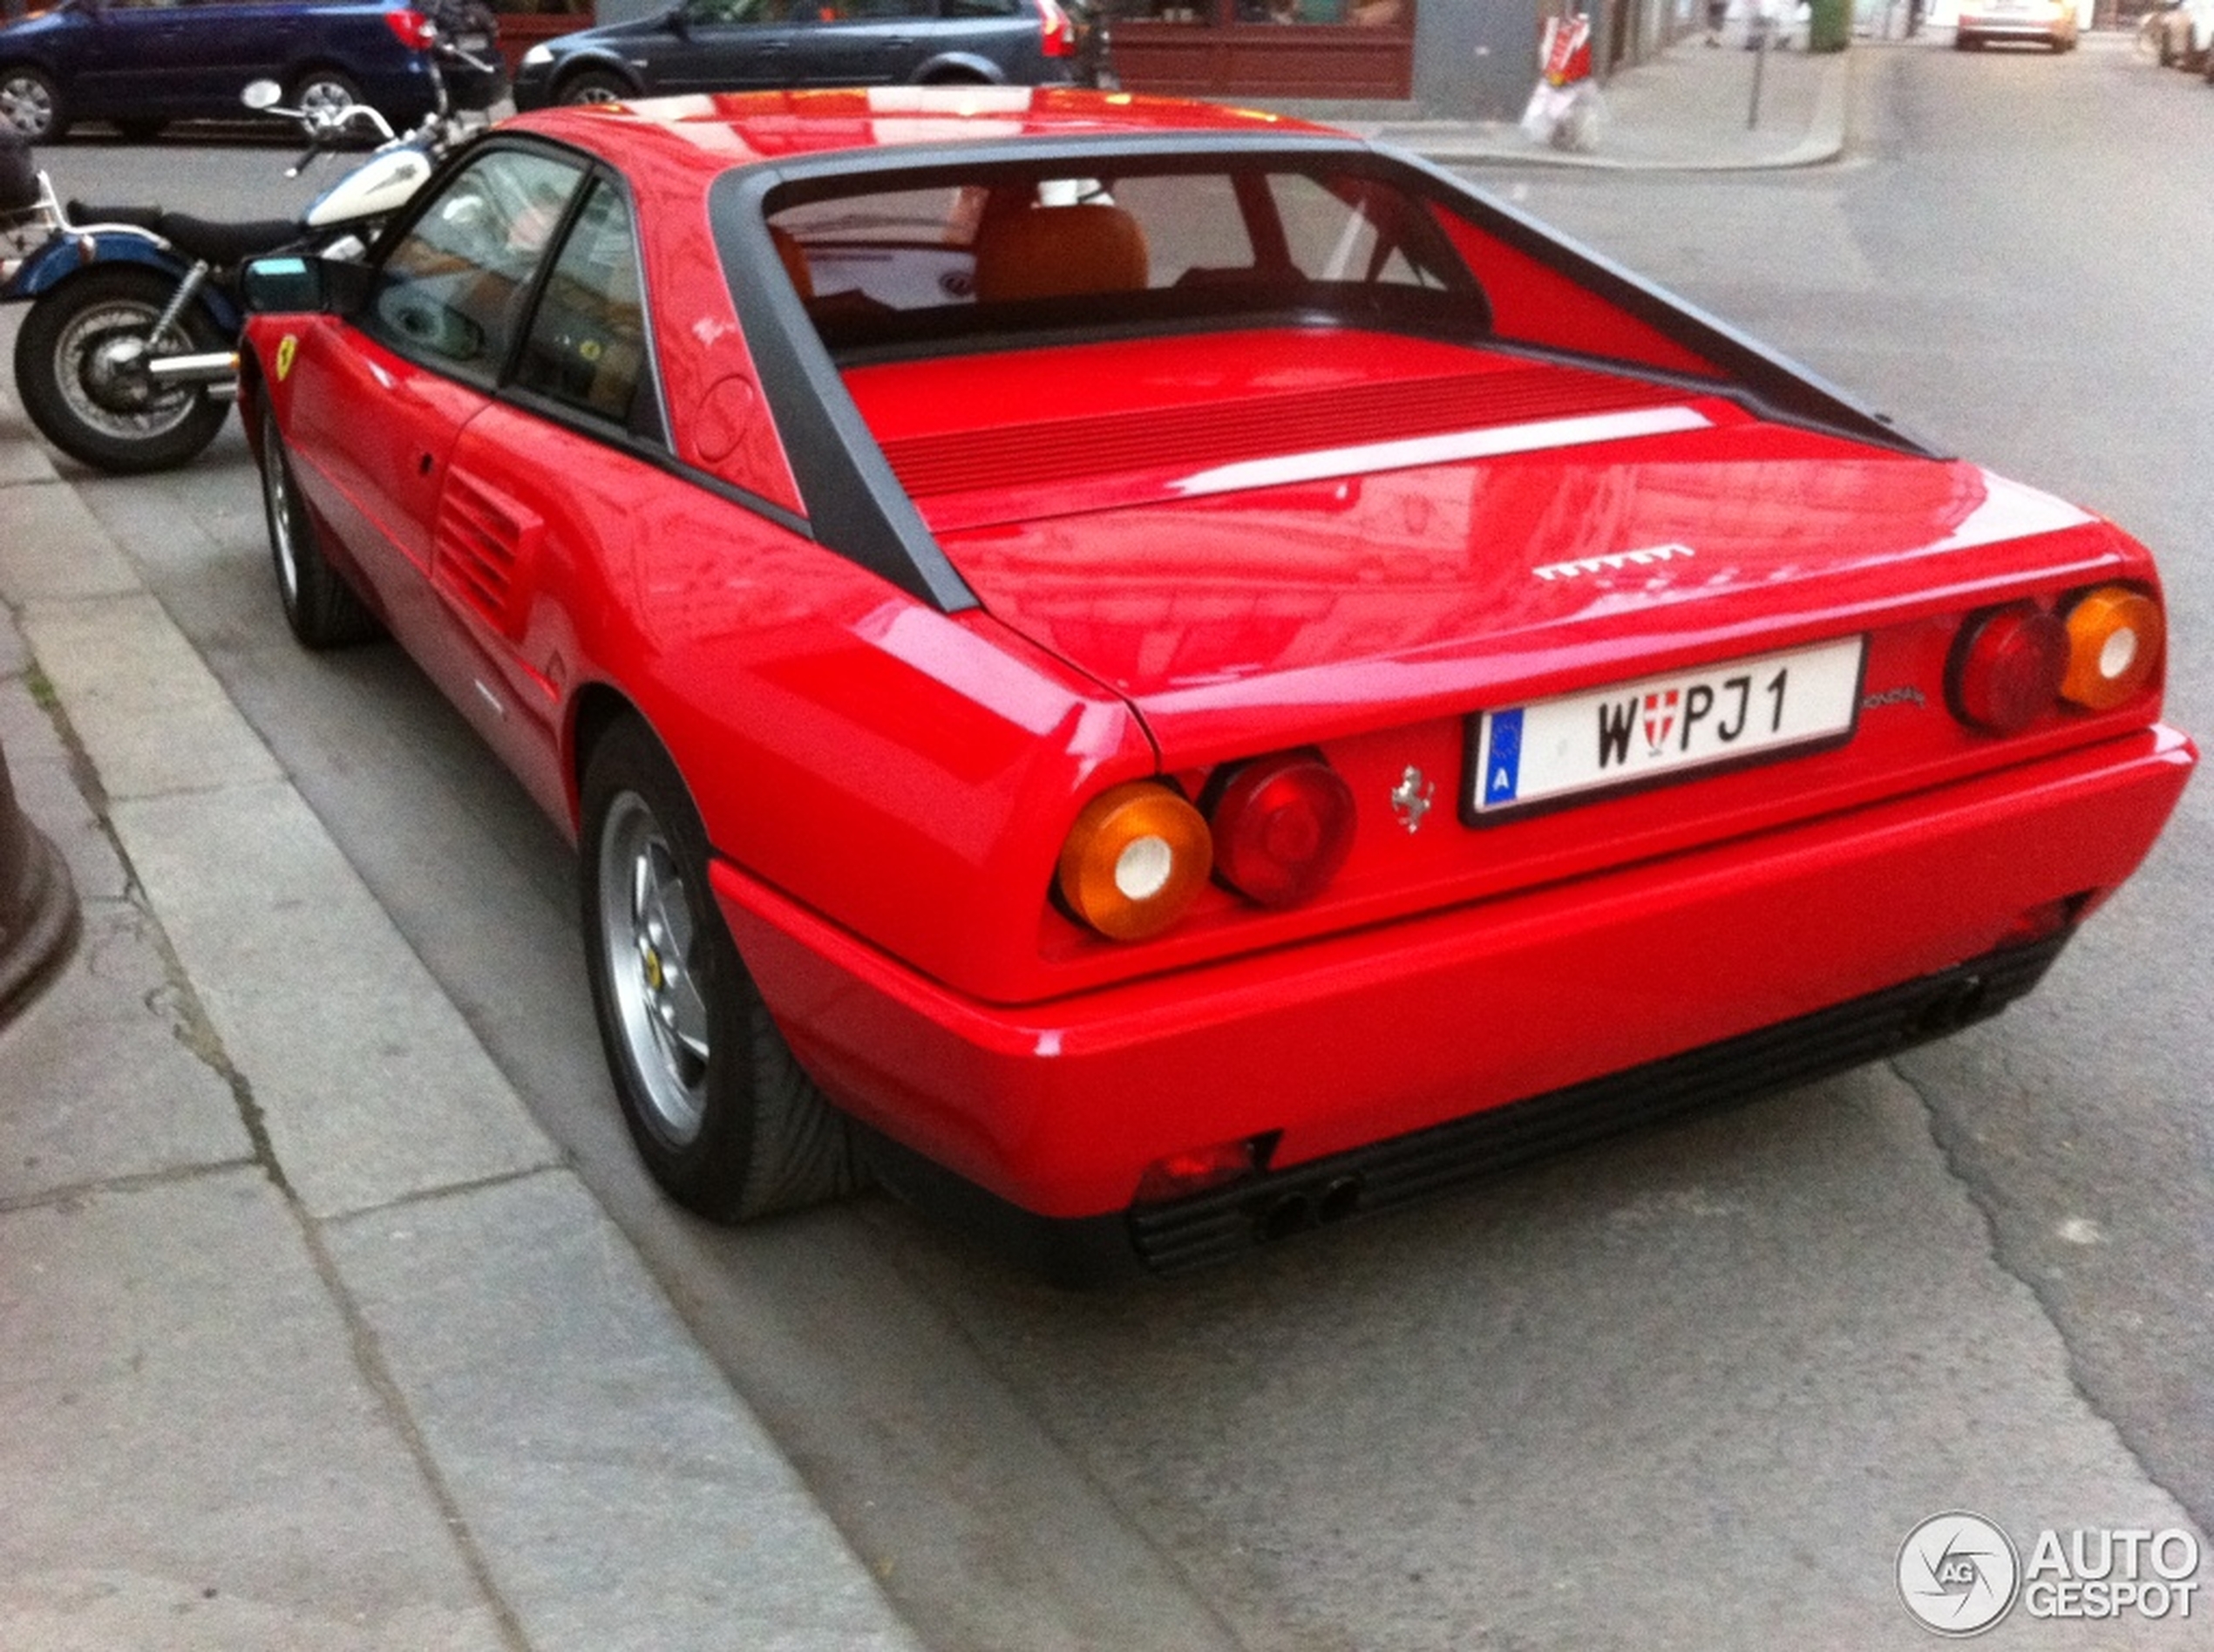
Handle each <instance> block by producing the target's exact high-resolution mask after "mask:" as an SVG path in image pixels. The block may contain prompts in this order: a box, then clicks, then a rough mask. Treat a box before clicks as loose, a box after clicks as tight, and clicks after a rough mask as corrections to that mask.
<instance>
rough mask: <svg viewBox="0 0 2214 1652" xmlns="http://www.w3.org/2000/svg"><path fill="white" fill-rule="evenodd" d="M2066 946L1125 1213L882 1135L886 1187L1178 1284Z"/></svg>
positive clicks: (1943, 1026)
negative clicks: (1025, 1190) (1067, 1208)
mask: <svg viewBox="0 0 2214 1652" xmlns="http://www.w3.org/2000/svg"><path fill="white" fill-rule="evenodd" d="M2067 942H2068V935H2067V934H2061V935H2054V936H2052V937H2050V938H2049V939H2048V940H2045V941H2042V942H2038V943H2036V944H2034V945H2031V946H2026V947H2014V948H2004V949H2001V950H2000V951H1997V952H1993V953H1989V954H1986V955H1985V956H1983V957H1981V958H1977V959H1973V960H1972V961H1970V962H1967V963H1965V964H1962V965H1960V966H1959V967H1958V968H1956V969H1947V970H1943V971H1940V972H1939V974H1937V975H1934V976H1924V977H1923V978H1922V979H1920V980H1919V981H1910V982H1905V983H1904V984H1903V985H1900V986H1897V987H1891V988H1888V989H1885V991H1882V992H1878V993H1871V994H1870V995H1869V996H1866V997H1864V998H1856V999H1853V1000H1851V1002H1849V1003H1842V1004H1837V1005H1834V1006H1832V1007H1831V1008H1830V1009H1827V1010H1817V1012H1815V1013H1814V1014H1813V1015H1810V1016H1800V1017H1798V1018H1796V1019H1795V1020H1792V1021H1788V1022H1783V1023H1780V1024H1778V1025H1776V1026H1773V1027H1763V1028H1761V1029H1759V1030H1757V1031H1755V1032H1751V1033H1748V1034H1745V1035H1743V1036H1742V1037H1736V1038H1730V1039H1724V1040H1723V1041H1722V1042H1721V1043H1719V1044H1708V1045H1707V1046H1705V1047H1703V1048H1701V1049H1698V1050H1687V1051H1685V1052H1684V1053H1683V1054H1681V1055H1680V1056H1672V1057H1667V1059H1665V1060H1661V1061H1657V1062H1654V1063H1651V1064H1648V1065H1646V1066H1642V1067H1634V1068H1631V1069H1629V1070H1627V1071H1622V1072H1617V1073H1610V1074H1608V1075H1606V1077H1605V1078H1596V1079H1593V1080H1591V1081H1590V1082H1588V1083H1586V1084H1573V1085H1571V1086H1569V1087H1568V1088H1566V1089H1565V1090H1557V1091H1552V1092H1550V1093H1548V1094H1545V1095H1542V1096H1532V1097H1530V1098H1527V1099H1525V1100H1522V1101H1516V1102H1510V1103H1508V1104H1507V1105H1504V1106H1502V1107H1491V1108H1486V1109H1485V1110H1484V1111H1483V1112H1475V1113H1470V1114H1468V1115H1467V1116H1466V1117H1464V1118H1455V1119H1451V1120H1449V1121H1448V1122H1446V1123H1444V1124H1442V1125H1433V1126H1431V1127H1430V1129H1428V1130H1420V1131H1414V1132H1409V1133H1408V1134H1406V1135H1403V1136H1396V1137H1392V1138H1389V1139H1386V1140H1383V1141H1378V1142H1375V1143H1373V1144H1371V1145H1370V1146H1366V1147H1356V1148H1354V1149H1351V1150H1350V1151H1348V1152H1342V1153H1334V1154H1331V1155H1329V1156H1328V1157H1327V1158H1323V1159H1315V1160H1314V1161H1313V1162H1311V1163H1308V1164H1304V1165H1301V1166H1296V1167H1294V1168H1293V1169H1289V1170H1281V1171H1272V1172H1269V1173H1266V1174H1264V1175H1261V1176H1259V1177H1256V1178H1254V1179H1253V1180H1247V1181H1241V1182H1239V1183H1238V1184H1237V1185H1236V1186H1230V1187H1225V1188H1222V1189H1219V1190H1218V1191H1216V1192H1212V1193H1200V1194H1197V1195H1195V1196H1193V1197H1191V1198H1188V1199H1180V1200H1172V1201H1169V1202H1166V1203H1163V1204H1159V1205H1153V1206H1144V1207H1134V1208H1132V1209H1131V1210H1129V1211H1126V1212H1119V1213H1117V1214H1111V1215H1104V1216H1093V1217H1073V1218H1058V1219H1056V1218H1054V1217H1049V1216H1040V1215H1036V1214H1033V1213H1032V1212H1029V1211H1026V1210H1024V1209H1022V1207H1020V1206H1018V1205H1014V1204H1010V1203H1009V1202H1008V1201H1007V1200H1003V1199H999V1198H995V1196H993V1195H992V1194H990V1193H986V1192H985V1191H984V1190H983V1189H982V1188H980V1187H978V1186H975V1184H974V1183H972V1182H967V1181H963V1180H961V1179H960V1178H959V1177H956V1176H954V1174H953V1173H951V1172H950V1171H947V1170H946V1169H945V1168H944V1167H943V1166H939V1165H935V1164H933V1163H932V1162H931V1161H930V1160H928V1159H924V1158H923V1157H922V1156H921V1155H920V1154H918V1153H916V1152H913V1151H912V1150H911V1149H908V1148H906V1147H902V1146H900V1145H899V1144H898V1143H896V1142H893V1141H892V1140H890V1139H887V1138H886V1137H884V1136H883V1135H881V1134H880V1133H879V1132H873V1131H869V1132H865V1133H864V1149H865V1152H866V1156H867V1158H868V1159H869V1162H870V1166H871V1168H872V1169H873V1171H874V1172H875V1173H876V1174H877V1176H878V1179H879V1180H881V1181H883V1182H884V1183H885V1184H886V1186H889V1187H891V1188H893V1190H894V1191H895V1192H897V1193H900V1195H901V1196H902V1197H903V1198H905V1199H907V1200H909V1201H910V1202H912V1203H913V1204H916V1205H919V1206H920V1207H923V1208H925V1209H927V1210H928V1211H930V1212H932V1213H933V1214H935V1215H937V1216H939V1217H941V1218H942V1219H944V1220H947V1221H949V1222H951V1223H953V1224H954V1226H956V1227H961V1228H962V1229H963V1230H965V1231H966V1232H968V1233H969V1234H973V1235H975V1237H977V1238H978V1239H981V1241H984V1242H985V1243H986V1244H988V1245H989V1246H990V1247H991V1248H992V1249H994V1250H995V1252H997V1253H998V1254H1001V1255H1002V1256H1005V1257H1006V1258H1008V1259H1009V1261H1015V1262H1016V1263H1018V1264H1019V1265H1021V1266H1022V1267H1026V1268H1029V1269H1030V1270H1031V1271H1032V1272H1034V1273H1036V1274H1038V1275H1041V1276H1042V1277H1043V1278H1045V1279H1048V1280H1049V1281H1053V1282H1055V1283H1056V1284H1061V1285H1068V1286H1096V1285H1104V1284H1111V1283H1114V1282H1117V1281H1123V1280H1127V1279H1130V1278H1133V1277H1137V1276H1140V1275H1146V1274H1153V1275H1163V1276H1170V1275H1178V1274H1186V1273H1191V1272H1192V1271H1194V1270H1195V1269H1198V1268H1206V1267H1211V1266H1213V1265H1215V1264H1218V1263H1221V1262H1226V1261H1232V1260H1233V1259H1234V1258H1236V1257H1237V1256H1239V1255H1240V1254H1244V1253H1245V1252H1246V1251H1248V1250H1252V1249H1254V1248H1256V1247H1260V1246H1262V1245H1267V1244H1273V1243H1274V1242H1276V1241H1280V1240H1283V1239H1288V1238H1291V1237H1292V1236H1294V1235H1295V1234H1302V1233H1305V1232H1307V1231H1308V1230H1309V1229H1312V1228H1316V1227H1330V1226H1333V1225H1335V1224H1336V1223H1338V1222H1341V1221H1344V1220H1349V1219H1351V1218H1354V1217H1357V1216H1369V1215H1375V1214H1379V1213H1381V1212H1383V1211H1388V1210H1396V1209H1398V1208H1400V1207H1403V1206H1409V1205H1415V1204H1419V1203H1421V1202H1423V1200H1430V1199H1435V1198H1437V1197H1439V1196H1441V1195H1443V1194H1445V1193H1452V1192H1454V1191H1456V1190H1457V1189H1459V1188H1462V1187H1465V1186H1469V1185H1470V1184H1471V1183H1474V1182H1477V1181H1480V1180H1484V1178H1486V1177H1489V1176H1497V1175H1499V1174H1501V1173H1504V1172H1507V1171H1511V1170H1514V1169H1517V1168H1518V1167H1520V1166H1525V1165H1528V1164H1532V1163H1535V1162H1537V1161H1538V1160H1540V1159H1547V1158H1550V1157H1552V1156H1553V1155H1555V1154H1557V1153H1561V1152H1567V1151H1569V1150H1570V1149H1572V1148H1574V1147H1579V1146H1586V1145H1587V1144H1589V1143H1592V1142H1595V1141H1599V1140H1603V1139H1606V1138H1607V1137H1609V1136H1614V1135H1619V1134H1621V1133H1623V1132H1627V1131H1632V1130H1637V1129H1642V1128H1645V1127H1647V1126H1650V1125H1657V1124H1660V1123H1662V1122H1664V1121H1666V1120H1667V1119H1671V1118H1684V1117H1687V1116H1688V1115H1690V1114H1693V1113H1696V1112H1705V1111H1708V1110H1711V1109H1715V1108H1720V1107H1726V1106H1728V1105H1731V1104H1733V1103H1735V1102H1742V1101H1746V1100H1749V1099H1751V1098H1754V1097H1756V1096H1762V1095H1769V1094H1774V1093H1776V1092H1777V1091H1783V1090H1788V1089H1790V1088H1792V1087H1793V1086H1794V1085H1797V1084H1810V1083H1812V1082H1813V1081H1814V1080H1816V1079H1818V1078H1829V1077H1830V1076H1831V1075H1833V1074H1836V1073H1840V1072H1845V1071H1851V1069H1852V1068H1854V1067H1857V1066H1862V1065H1864V1064H1866V1063H1868V1062H1871V1061H1880V1060H1882V1059H1883V1058H1885V1057H1887V1056H1892V1055H1896V1054H1898V1052H1899V1051H1901V1050H1910V1049H1912V1048H1913V1047H1914V1046H1915V1045H1916V1044H1924V1043H1926V1042H1928V1041H1929V1040H1931V1039H1932V1038H1939V1037H1944V1036H1945V1035H1946V1034H1947V1033H1951V1032H1956V1031H1958V1030H1959V1029H1961V1028H1962V1027H1966V1026H1969V1025H1971V1024H1973V1023H1975V1022H1978V1021H1982V1020H1986V1019H1987V1018H1988V1017H1990V1016H1995V1015H1997V1014H1998V1013H1999V1012H2000V1010H2003V1009H2005V1008H2006V1007H2007V1005H2008V1004H2010V1003H2013V1002H2014V1000H2015V999H2017V998H2019V997H2020V996H2022V995H2023V994H2025V993H2027V991H2028V990H2029V989H2031V988H2032V987H2034V986H2035V985H2036V984H2037V983H2038V982H2039V981H2040V980H2041V979H2042V978H2043V977H2044V974H2045V971H2046V970H2047V969H2049V968H2050V967H2051V965H2052V962H2053V961H2054V959H2055V958H2056V957H2058V956H2059V955H2060V952H2061V948H2062V947H2063V946H2065V945H2066V944H2067Z"/></svg>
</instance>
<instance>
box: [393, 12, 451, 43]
mask: <svg viewBox="0 0 2214 1652" xmlns="http://www.w3.org/2000/svg"><path fill="white" fill-rule="evenodd" d="M384 26H385V27H386V28H388V29H390V30H391V31H392V32H393V33H394V34H396V35H397V36H398V37H399V42H400V44H402V45H404V46H405V47H406V48H407V49H408V50H409V51H429V50H430V49H431V42H432V41H434V40H436V39H437V38H438V25H437V24H433V23H432V22H431V19H430V18H428V17H424V15H423V14H422V13H421V12H420V11H416V10H399V11H388V12H386V13H385V14H384Z"/></svg>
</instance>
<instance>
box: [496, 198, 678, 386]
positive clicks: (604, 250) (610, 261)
mask: <svg viewBox="0 0 2214 1652" xmlns="http://www.w3.org/2000/svg"><path fill="white" fill-rule="evenodd" d="M631 228H632V227H631V215H630V203H629V202H628V201H626V200H625V199H624V198H623V194H622V192H621V190H620V189H618V188H616V187H615V185H614V184H613V183H611V182H609V181H608V180H605V179H601V180H598V181H597V182H595V183H594V184H593V186H592V193H591V194H589V195H588V196H587V197H586V199H585V202H584V206H583V208H582V210H581V211H580V212H579V213H578V214H577V218H576V224H575V227H574V228H573V229H571V230H570V232H569V235H568V239H567V241H564V242H563V243H562V245H561V249H560V252H559V253H558V254H557V255H555V257H554V267H553V269H551V270H550V271H548V272H547V277H546V285H545V289H544V290H543V291H542V292H541V293H540V296H539V301H538V308H537V309H536V310H535V311H534V312H533V315H532V317H531V324H530V331H529V333H528V334H527V335H526V337H525V338H524V340H523V354H522V358H521V360H520V362H519V363H518V364H517V366H516V369H515V383H516V384H517V385H518V386H519V387H520V388H521V389H524V390H528V391H537V392H538V393H539V394H540V395H542V396H549V397H551V398H554V400H556V401H558V402H561V403H563V404H565V405H567V406H569V407H571V408H574V410H575V411H578V412H581V413H585V414H588V415H589V416H591V417H592V418H598V419H604V420H607V421H608V422H610V423H612V424H615V425H624V426H628V425H631V423H632V413H633V411H634V409H635V405H636V403H637V401H638V398H639V397H640V395H641V394H642V393H650V392H649V390H648V387H649V384H650V383H651V374H650V358H649V354H648V351H647V345H646V312H645V306H644V303H643V301H642V297H641V291H642V284H641V282H640V280H639V273H638V248H637V242H636V239H635V236H634V235H632V233H631Z"/></svg>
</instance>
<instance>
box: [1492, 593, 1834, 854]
mask: <svg viewBox="0 0 2214 1652" xmlns="http://www.w3.org/2000/svg"><path fill="white" fill-rule="evenodd" d="M1862 652H1863V639H1861V638H1859V637H1857V636H1854V637H1847V638H1845V639H1844V640H1843V641H1841V642H1824V643H1822V644H1819V645H1818V646H1817V647H1814V648H1803V649H1788V650H1786V651H1784V652H1783V653H1779V654H1762V655H1759V656H1756V657H1753V658H1750V659H1742V660H1730V661H1728V662H1726V663H1722V664H1720V665H1709V666H1701V667H1699V668H1696V669H1694V670H1688V671H1672V672H1669V673H1668V674H1667V675H1666V676H1648V677H1640V678H1639V679H1638V680H1637V681H1636V682H1634V683H1613V684H1610V685H1609V686H1608V687H1606V688H1603V689H1590V690H1585V691H1584V692H1582V693H1579V694H1563V695H1559V696H1557V697H1554V698H1552V699H1550V700H1535V701H1532V702H1531V704H1528V705H1518V706H1513V707H1511V708H1509V709H1507V710H1499V711H1487V712H1485V713H1484V716H1483V717H1481V718H1480V719H1479V720H1478V723H1479V726H1478V728H1477V739H1476V753H1475V755H1476V761H1475V762H1474V763H1472V764H1471V765H1470V773H1469V791H1468V796H1467V798H1466V799H1465V803H1466V806H1467V812H1468V813H1469V814H1470V816H1475V815H1483V814H1496V813H1498V812H1501V811H1503V810H1507V809H1516V808H1522V807H1525V806H1529V805H1531V804H1533V803H1547V802H1553V801H1557V800H1559V799H1568V798H1573V797H1577V796H1579V795H1581V794H1584V793H1588V792H1601V791H1611V790H1612V789H1613V788H1614V787H1616V786H1625V785H1638V784H1640V782H1643V781H1647V780H1653V779H1661V778H1670V777H1673V776H1674V775H1676V774H1679V773H1681V772H1686V771H1690V770H1696V769H1704V768H1709V767H1712V766H1713V765H1716V764H1722V763H1737V762H1742V761H1743V760H1745V759H1746V758H1754V757H1766V756H1770V755H1774V754H1776V753H1779V752H1783V751H1790V750H1791V749H1793V748H1794V747H1797V746H1807V745H1817V744H1824V743H1826V742H1830V741H1835V740H1837V739H1841V738H1844V737H1845V736H1847V735H1849V734H1851V732H1852V726H1853V717H1854V714H1855V712H1856V711H1857V710H1858V708H1859V704H1860V663H1861V655H1862Z"/></svg>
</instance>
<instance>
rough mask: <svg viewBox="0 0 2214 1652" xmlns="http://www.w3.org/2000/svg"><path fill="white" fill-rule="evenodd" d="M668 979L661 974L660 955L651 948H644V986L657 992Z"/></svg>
mask: <svg viewBox="0 0 2214 1652" xmlns="http://www.w3.org/2000/svg"><path fill="white" fill-rule="evenodd" d="M667 980H668V977H667V976H664V975H663V974H662V968H661V954H660V953H658V952H656V951H655V949H654V948H651V947H649V948H646V984H647V986H649V987H650V988H651V989H653V990H654V991H655V992H659V991H660V990H661V989H662V984H663V983H664V982H666V981H667Z"/></svg>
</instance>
